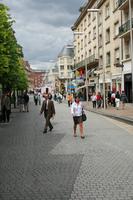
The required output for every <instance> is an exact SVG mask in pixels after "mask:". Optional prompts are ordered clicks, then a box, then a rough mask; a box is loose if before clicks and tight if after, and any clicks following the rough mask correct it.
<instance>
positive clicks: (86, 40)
mask: <svg viewBox="0 0 133 200" xmlns="http://www.w3.org/2000/svg"><path fill="white" fill-rule="evenodd" d="M86 46H87V35H85V47H86Z"/></svg>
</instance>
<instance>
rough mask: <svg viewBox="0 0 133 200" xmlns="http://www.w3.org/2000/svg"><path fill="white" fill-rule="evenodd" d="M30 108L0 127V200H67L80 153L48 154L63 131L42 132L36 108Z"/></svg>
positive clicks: (80, 159)
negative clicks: (44, 133) (27, 111)
mask: <svg viewBox="0 0 133 200" xmlns="http://www.w3.org/2000/svg"><path fill="white" fill-rule="evenodd" d="M30 107H31V109H32V111H30V112H29V113H16V118H15V117H14V118H13V119H12V121H11V123H10V124H8V125H1V128H0V200H62V199H64V200H65V199H66V200H67V199H69V198H70V195H71V192H72V188H73V184H74V181H75V179H76V176H77V174H78V171H79V167H80V165H81V161H82V158H83V156H81V155H77V156H75V155H51V154H50V151H51V150H52V149H53V148H54V147H55V146H56V145H57V144H58V143H59V142H60V140H61V139H62V138H63V137H64V132H63V133H62V130H60V131H59V133H58V130H57V132H56V131H53V133H48V134H46V135H43V134H42V131H43V124H42V120H43V117H40V116H39V114H38V113H39V108H36V107H33V106H32V105H31V106H30ZM55 125H56V122H55Z"/></svg>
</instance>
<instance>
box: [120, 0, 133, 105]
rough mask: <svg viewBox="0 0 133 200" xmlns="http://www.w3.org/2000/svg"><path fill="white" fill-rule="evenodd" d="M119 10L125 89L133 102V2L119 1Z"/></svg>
mask: <svg viewBox="0 0 133 200" xmlns="http://www.w3.org/2000/svg"><path fill="white" fill-rule="evenodd" d="M118 10H119V12H120V13H121V26H120V27H119V37H120V40H121V64H122V66H123V89H124V90H125V93H126V94H127V96H128V100H129V102H133V0H119V1H118Z"/></svg>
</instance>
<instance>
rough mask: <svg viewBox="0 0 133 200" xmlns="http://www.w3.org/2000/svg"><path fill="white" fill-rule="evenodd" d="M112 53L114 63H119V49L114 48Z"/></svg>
mask: <svg viewBox="0 0 133 200" xmlns="http://www.w3.org/2000/svg"><path fill="white" fill-rule="evenodd" d="M114 53H115V55H114V58H115V60H114V62H115V63H119V61H120V50H119V48H116V49H115V52H114Z"/></svg>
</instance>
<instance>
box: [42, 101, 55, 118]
mask: <svg viewBox="0 0 133 200" xmlns="http://www.w3.org/2000/svg"><path fill="white" fill-rule="evenodd" d="M43 112H44V114H45V113H46V112H47V115H49V116H51V117H52V116H53V115H55V107H54V102H53V101H52V100H48V106H47V100H44V101H43V103H42V107H41V113H43Z"/></svg>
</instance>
